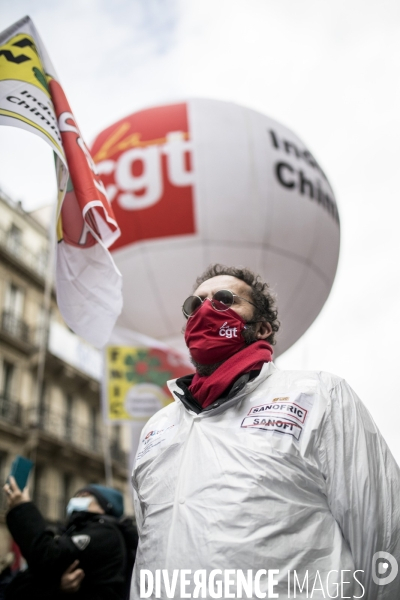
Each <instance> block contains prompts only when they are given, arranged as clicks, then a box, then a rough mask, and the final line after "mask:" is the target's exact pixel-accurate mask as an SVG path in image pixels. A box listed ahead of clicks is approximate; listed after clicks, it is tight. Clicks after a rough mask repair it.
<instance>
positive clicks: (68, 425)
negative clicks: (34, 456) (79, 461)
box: [31, 408, 103, 454]
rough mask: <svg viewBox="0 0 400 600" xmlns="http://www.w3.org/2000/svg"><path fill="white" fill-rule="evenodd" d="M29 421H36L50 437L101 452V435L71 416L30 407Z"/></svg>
mask: <svg viewBox="0 0 400 600" xmlns="http://www.w3.org/2000/svg"><path fill="white" fill-rule="evenodd" d="M31 422H33V423H36V425H37V427H38V428H39V429H41V430H42V431H45V432H46V433H48V434H50V435H51V436H52V437H54V438H57V439H59V440H62V441H63V442H68V443H70V444H71V445H72V446H75V447H77V448H81V449H83V450H88V451H89V452H94V453H96V454H102V452H103V447H102V436H101V433H100V432H99V431H97V430H95V429H94V428H93V426H89V425H83V424H81V423H79V422H77V420H76V419H74V418H72V417H71V416H69V415H68V416H66V415H63V414H60V413H57V412H55V411H53V410H50V409H47V408H46V409H44V410H43V409H42V410H39V412H37V411H36V409H31Z"/></svg>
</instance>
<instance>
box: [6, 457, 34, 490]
mask: <svg viewBox="0 0 400 600" xmlns="http://www.w3.org/2000/svg"><path fill="white" fill-rule="evenodd" d="M32 467H33V462H32V461H31V460H29V458H25V457H24V456H20V455H19V454H17V456H16V457H15V459H14V460H13V463H12V465H11V470H10V475H12V476H13V477H14V479H15V481H16V484H17V486H18V487H19V489H20V490H21V491H22V490H23V489H24V487H25V486H26V482H27V481H28V477H29V473H30V472H31V469H32ZM7 481H9V479H8V480H7Z"/></svg>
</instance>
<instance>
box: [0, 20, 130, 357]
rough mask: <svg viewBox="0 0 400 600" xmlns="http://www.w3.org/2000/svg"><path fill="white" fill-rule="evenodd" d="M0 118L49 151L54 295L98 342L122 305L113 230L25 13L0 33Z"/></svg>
mask: <svg viewBox="0 0 400 600" xmlns="http://www.w3.org/2000/svg"><path fill="white" fill-rule="evenodd" d="M0 125H8V126H12V127H20V128H22V129H25V130H27V131H30V132H32V133H35V134H36V135H38V136H39V137H41V138H42V139H43V140H45V141H46V142H47V143H48V144H49V145H50V146H51V147H52V149H53V150H54V152H55V154H56V156H57V158H56V171H57V183H58V190H59V192H58V209H57V252H56V257H57V259H56V289H57V301H58V305H59V308H60V311H61V314H62V316H63V318H64V320H65V322H66V323H67V325H68V326H69V327H70V328H71V329H72V330H73V331H75V333H77V334H78V335H80V336H81V337H83V338H85V339H86V340H87V341H88V342H90V343H91V344H93V345H94V346H96V347H98V348H100V347H102V346H104V345H105V344H106V342H107V340H108V339H109V337H110V334H111V331H112V329H113V327H114V325H115V321H116V319H117V317H118V315H119V314H120V312H121V309H122V278H121V274H120V272H119V270H118V269H117V267H116V266H115V264H114V261H113V259H112V257H111V254H110V253H109V251H108V248H109V247H110V246H111V244H113V242H114V241H115V240H116V239H117V238H118V237H119V235H120V230H119V227H118V225H117V222H116V220H115V217H114V214H113V211H112V208H111V206H110V204H109V202H108V199H107V196H106V192H105V189H104V186H103V184H102V182H101V180H100V178H99V176H98V174H97V170H96V166H95V164H94V162H93V160H92V158H91V156H90V153H89V150H88V149H87V147H86V144H85V142H84V141H83V138H82V135H81V133H80V131H79V128H78V126H77V124H76V121H75V118H74V116H73V114H72V111H71V109H70V106H69V104H68V101H67V99H66V97H65V94H64V91H63V89H62V87H61V85H60V84H59V82H58V78H57V76H56V72H55V70H54V67H53V65H52V64H51V61H50V58H49V56H48V54H47V52H46V49H45V48H44V46H43V43H42V41H41V39H40V37H39V34H38V32H37V31H36V28H35V26H34V24H33V22H32V21H31V19H30V18H29V17H24V18H23V19H21V20H20V21H18V22H17V23H15V24H14V25H12V26H11V27H9V28H8V29H6V30H5V31H4V32H3V33H1V34H0ZM21 176H22V174H21Z"/></svg>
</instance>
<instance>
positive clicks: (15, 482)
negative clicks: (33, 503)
mask: <svg viewBox="0 0 400 600" xmlns="http://www.w3.org/2000/svg"><path fill="white" fill-rule="evenodd" d="M32 467H33V462H32V461H31V460H29V459H28V458H24V457H23V456H17V457H16V458H15V460H14V461H13V463H12V465H11V470H10V475H9V476H8V478H7V483H6V484H5V486H4V488H3V489H4V491H5V493H6V495H7V504H8V509H11V508H14V506H17V505H18V504H22V503H23V502H29V501H30V497H29V492H28V488H27V487H26V483H27V481H28V477H29V473H30V471H31V469H32Z"/></svg>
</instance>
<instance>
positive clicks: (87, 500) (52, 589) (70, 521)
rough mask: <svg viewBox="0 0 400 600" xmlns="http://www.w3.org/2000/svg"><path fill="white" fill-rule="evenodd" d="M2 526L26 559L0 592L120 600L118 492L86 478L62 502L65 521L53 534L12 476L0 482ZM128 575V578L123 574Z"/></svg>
mask: <svg viewBox="0 0 400 600" xmlns="http://www.w3.org/2000/svg"><path fill="white" fill-rule="evenodd" d="M4 490H5V492H6V495H7V501H8V507H9V510H8V513H7V527H8V529H9V531H10V533H11V535H12V537H13V538H14V540H15V542H16V543H17V544H18V546H19V547H20V549H21V552H22V554H23V556H24V558H25V559H26V561H27V564H28V569H27V570H26V571H24V572H22V573H20V574H19V575H18V576H17V577H16V578H15V579H14V580H13V581H12V582H11V583H10V584H9V586H8V587H7V588H6V591H5V598H6V600H7V599H10V600H11V599H13V600H19V599H22V598H24V599H25V598H29V599H32V600H39V599H40V600H50V599H52V600H53V599H54V600H59V599H61V598H65V597H66V594H68V595H71V594H72V597H73V598H75V599H76V600H79V599H82V600H83V599H85V600H123V599H125V598H126V597H127V590H128V589H129V583H130V576H129V567H130V569H131V568H132V566H133V564H132V563H130V561H131V556H130V552H129V548H128V547H127V544H126V539H125V533H123V531H122V529H121V527H120V525H119V521H118V520H119V519H120V517H121V516H122V514H123V497H122V494H121V493H120V492H119V491H118V490H115V489H113V488H110V487H105V486H102V485H97V484H91V485H88V486H86V487H84V488H82V489H81V490H79V491H78V492H77V493H76V494H75V496H74V497H73V498H71V499H70V501H69V502H68V505H67V510H66V512H67V521H66V525H65V527H64V528H63V529H62V530H61V531H60V532H58V533H57V534H54V532H53V531H51V530H50V529H49V528H48V527H47V526H46V523H45V521H44V519H43V517H42V515H41V513H40V512H39V510H38V509H37V508H36V506H35V505H34V504H33V503H32V502H31V501H30V498H29V493H28V490H27V488H25V490H23V491H21V490H20V489H19V488H18V486H17V484H16V482H15V480H14V478H13V477H11V478H10V482H9V483H8V484H6V485H5V486H4ZM128 577H129V580H127V578H128Z"/></svg>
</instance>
